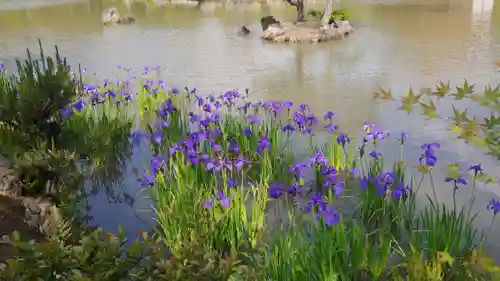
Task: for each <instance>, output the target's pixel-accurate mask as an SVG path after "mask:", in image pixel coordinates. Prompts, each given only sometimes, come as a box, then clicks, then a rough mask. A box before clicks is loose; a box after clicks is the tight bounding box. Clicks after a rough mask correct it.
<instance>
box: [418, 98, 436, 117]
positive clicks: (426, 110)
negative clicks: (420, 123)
mask: <svg viewBox="0 0 500 281" xmlns="http://www.w3.org/2000/svg"><path fill="white" fill-rule="evenodd" d="M420 106H421V107H422V111H423V114H424V115H425V116H426V117H427V118H429V119H437V118H440V116H439V114H437V112H436V110H437V109H436V106H435V105H434V103H433V102H432V101H430V102H429V104H425V103H423V102H420Z"/></svg>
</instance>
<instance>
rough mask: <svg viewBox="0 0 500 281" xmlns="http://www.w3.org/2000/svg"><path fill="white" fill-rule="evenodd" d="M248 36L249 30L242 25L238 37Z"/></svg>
mask: <svg viewBox="0 0 500 281" xmlns="http://www.w3.org/2000/svg"><path fill="white" fill-rule="evenodd" d="M248 34H250V29H248V27H246V26H244V25H243V26H242V27H241V28H240V30H238V35H240V36H246V35H248Z"/></svg>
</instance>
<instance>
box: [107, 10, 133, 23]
mask: <svg viewBox="0 0 500 281" xmlns="http://www.w3.org/2000/svg"><path fill="white" fill-rule="evenodd" d="M101 19H102V23H103V24H104V25H110V24H132V23H134V22H135V18H133V17H130V16H128V17H122V16H120V13H118V10H117V9H116V8H114V7H113V8H110V9H108V10H107V11H105V12H103V13H102V16H101Z"/></svg>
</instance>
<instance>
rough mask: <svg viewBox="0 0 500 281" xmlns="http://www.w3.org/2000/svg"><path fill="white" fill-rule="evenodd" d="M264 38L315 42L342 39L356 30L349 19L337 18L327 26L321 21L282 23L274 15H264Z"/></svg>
mask: <svg viewBox="0 0 500 281" xmlns="http://www.w3.org/2000/svg"><path fill="white" fill-rule="evenodd" d="M260 24H261V26H262V31H263V34H262V39H265V40H267V41H271V42H275V43H296V44H301V43H302V44H314V43H320V42H326V41H330V40H334V39H342V38H344V37H347V36H349V35H350V34H351V33H353V32H354V28H353V27H352V26H351V25H350V24H349V22H348V21H341V20H337V21H336V22H333V23H331V24H328V25H326V26H324V25H321V24H320V23H307V22H304V23H297V24H292V23H281V22H279V21H277V20H276V19H275V18H274V17H272V16H267V17H263V18H262V19H261V21H260Z"/></svg>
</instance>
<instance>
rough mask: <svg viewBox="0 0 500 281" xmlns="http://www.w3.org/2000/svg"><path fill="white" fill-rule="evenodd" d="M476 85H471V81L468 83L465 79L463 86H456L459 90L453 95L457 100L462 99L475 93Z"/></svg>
mask: <svg viewBox="0 0 500 281" xmlns="http://www.w3.org/2000/svg"><path fill="white" fill-rule="evenodd" d="M474 87H475V85H474V84H471V85H469V83H467V80H465V81H464V85H463V86H462V87H456V88H457V92H456V93H453V94H451V95H452V96H454V97H455V100H462V99H464V98H465V97H467V96H469V95H471V94H472V93H474Z"/></svg>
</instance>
